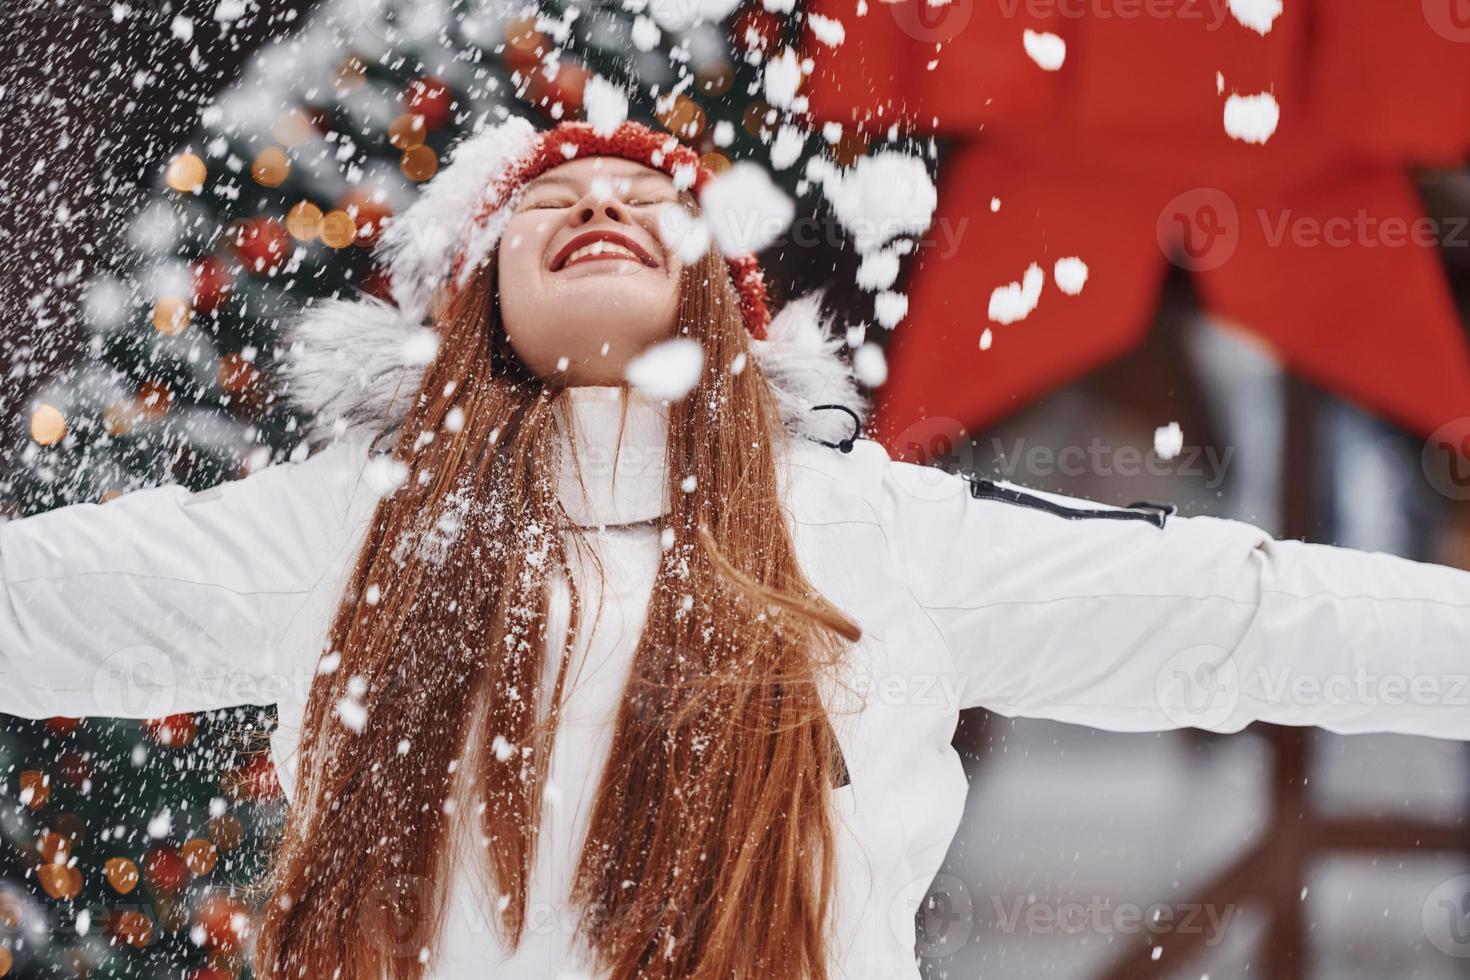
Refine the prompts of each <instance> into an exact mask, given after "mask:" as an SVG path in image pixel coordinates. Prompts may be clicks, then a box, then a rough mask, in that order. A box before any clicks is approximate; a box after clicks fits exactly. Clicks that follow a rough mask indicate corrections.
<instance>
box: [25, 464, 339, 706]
mask: <svg viewBox="0 0 1470 980" xmlns="http://www.w3.org/2000/svg"><path fill="white" fill-rule="evenodd" d="M365 456H366V449H365V444H364V443H362V442H360V441H349V440H347V439H342V440H339V441H337V442H335V443H333V444H332V445H330V446H328V447H327V448H326V449H324V450H322V451H321V452H319V453H317V454H316V455H314V456H312V457H310V458H309V459H307V460H304V461H302V462H299V463H285V464H279V465H275V466H270V467H267V468H265V469H263V470H261V471H259V472H257V473H254V474H252V475H250V476H248V477H246V478H244V479H241V480H237V481H234V482H230V483H224V484H220V485H219V486H216V487H213V488H211V489H209V490H206V491H203V492H200V493H189V492H188V491H187V490H185V489H184V488H183V487H180V486H176V485H173V486H163V487H158V488H154V489H148V490H140V491H136V492H133V493H129V494H125V495H123V496H121V497H118V498H116V499H114V500H111V501H109V502H107V503H104V504H76V505H73V506H69V507H62V508H59V509H57V510H54V511H50V512H48V513H45V514H40V515H38V516H35V517H30V518H26V519H24V520H15V521H10V522H8V523H4V524H0V711H3V712H6V713H9V714H14V715H21V716H25V717H33V718H39V717H47V716H52V715H66V716H86V715H109V716H115V717H157V716H160V715H165V714H169V713H172V712H179V711H199V710H207V709H211V708H219V707H225V706H229V705H236V704H267V703H271V702H273V701H275V700H277V698H278V696H279V694H280V693H281V692H280V685H281V684H287V683H296V684H299V683H302V678H293V677H291V676H290V674H291V673H292V672H293V671H294V672H300V671H301V670H302V669H303V665H302V661H303V660H304V658H303V656H302V654H303V653H304V651H292V650H285V649H282V639H283V637H284V636H285V635H286V634H287V631H288V630H289V629H290V627H291V624H292V622H293V619H294V617H296V616H297V615H298V614H300V613H301V611H302V607H303V605H304V604H305V600H306V599H307V597H308V596H309V594H310V593H311V591H312V590H313V588H314V587H315V586H316V585H317V583H318V582H319V581H320V580H322V579H323V577H324V576H326V575H328V574H329V573H330V572H333V571H339V570H340V569H341V565H342V563H343V562H345V561H350V560H351V559H352V555H351V554H350V553H349V550H350V547H351V544H352V543H353V541H352V537H351V534H350V531H351V527H350V524H351V520H350V518H351V515H352V512H353V510H354V508H353V507H352V506H350V504H351V501H352V497H353V495H354V493H359V494H360V493H363V492H365V488H362V487H359V486H358V484H359V483H361V477H362V475H363V467H362V466H361V465H360V463H361V462H362V461H363V460H364V459H365ZM309 652H310V653H315V652H317V651H315V650H313V651H309ZM305 669H306V670H307V671H308V672H309V670H310V664H309V662H308V663H307V664H306V667H305Z"/></svg>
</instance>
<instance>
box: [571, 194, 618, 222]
mask: <svg viewBox="0 0 1470 980" xmlns="http://www.w3.org/2000/svg"><path fill="white" fill-rule="evenodd" d="M598 218H607V219H608V220H610V221H613V222H616V223H617V224H624V225H625V224H631V223H632V218H631V217H630V215H629V213H628V209H627V207H626V206H625V205H624V204H623V202H622V201H619V200H618V199H617V198H615V197H603V196H601V195H597V194H588V195H587V196H586V197H584V198H583V199H582V200H581V201H578V202H577V207H576V208H574V209H573V211H572V224H573V225H574V226H580V225H585V224H590V223H591V222H593V221H596V220H597V219H598Z"/></svg>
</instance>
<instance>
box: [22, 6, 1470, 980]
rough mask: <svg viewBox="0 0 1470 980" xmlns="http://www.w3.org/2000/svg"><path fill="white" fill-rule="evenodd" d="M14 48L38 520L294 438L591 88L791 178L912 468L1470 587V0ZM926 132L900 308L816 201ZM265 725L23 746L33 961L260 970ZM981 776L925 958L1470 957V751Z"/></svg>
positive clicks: (1279, 735) (100, 972) (791, 282)
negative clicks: (339, 352)
mask: <svg viewBox="0 0 1470 980" xmlns="http://www.w3.org/2000/svg"><path fill="white" fill-rule="evenodd" d="M834 21H837V22H840V23H841V25H842V28H841V30H838V29H836V28H834V27H833V22H834ZM0 26H3V28H4V29H3V32H0V37H3V40H0V44H3V45H4V46H5V54H4V57H3V58H0V93H3V94H4V96H5V98H6V101H7V103H8V110H9V111H8V112H7V113H6V129H7V132H8V134H9V135H8V137H7V139H6V140H5V143H6V145H9V146H10V147H11V150H10V151H8V152H7V153H6V154H5V155H4V156H3V157H0V193H3V202H4V207H3V208H0V246H3V247H4V248H5V250H6V254H8V255H10V260H9V261H8V262H7V263H6V265H5V268H4V271H3V273H0V301H3V306H0V308H3V309H5V310H6V311H7V312H8V315H7V318H6V322H5V326H4V328H3V330H0V377H3V378H4V382H3V384H0V424H3V429H0V431H3V432H4V436H3V438H0V474H3V476H0V514H3V515H6V516H12V517H18V516H24V515H27V514H31V513H36V512H39V511H42V510H46V509H49V508H52V507H56V506H60V505H64V504H67V503H74V502H80V501H97V500H104V499H107V498H109V497H110V496H112V495H115V494H118V493H123V492H126V491H128V490H130V489H134V488H137V487H141V486H148V485H153V484H156V483H159V482H163V481H166V480H178V481H180V482H183V483H186V484H188V485H191V486H195V487H200V488H202V487H205V486H209V485H211V484H213V483H216V482H218V481H220V480H222V479H230V478H235V477H238V476H241V475H244V474H246V473H248V472H250V471H252V470H254V469H258V468H259V467H261V466H264V465H267V464H268V463H270V462H272V461H275V460H279V459H281V458H284V457H285V456H286V455H287V454H288V453H289V452H290V450H291V449H292V448H293V447H294V446H295V445H296V443H297V442H298V441H299V435H298V433H299V430H300V426H301V423H302V421H303V420H302V419H300V418H298V417H295V416H294V415H293V414H292V413H291V412H290V411H289V410H288V409H286V408H285V407H284V405H283V404H282V403H281V401H280V399H279V396H278V391H277V390H276V388H275V387H274V383H273V369H274V367H275V365H276V363H277V362H278V359H279V355H280V353H281V352H280V351H279V350H278V349H277V345H276V340H277V338H278V336H279V329H280V327H281V324H282V322H283V321H284V320H285V319H286V318H288V317H289V316H290V315H291V313H292V311H293V310H295V309H296V308H298V307H299V305H300V304H301V303H302V302H304V301H306V300H308V299H311V298H314V297H322V296H328V295H332V294H336V293H341V292H344V291H347V290H355V289H361V290H366V291H368V292H374V293H379V294H382V293H383V290H384V286H385V284H384V283H383V281H382V278H381V276H380V275H379V274H378V273H377V272H376V270H375V268H374V266H373V262H372V251H371V246H372V244H373V242H374V241H375V239H376V236H377V235H378V233H379V232H380V230H381V228H382V226H383V223H384V222H385V221H388V220H391V217H392V215H393V213H394V212H395V211H396V210H397V209H399V208H401V207H402V206H403V205H404V204H405V203H406V202H407V201H409V200H411V199H412V196H413V194H414V193H415V190H414V188H415V185H417V184H418V183H421V182H422V181H424V180H427V179H429V178H431V177H432V176H433V174H434V173H435V172H436V171H437V169H438V166H439V163H440V160H441V157H442V156H443V154H444V153H445V152H446V150H447V149H448V148H449V147H450V146H451V145H452V144H453V143H454V141H455V139H456V138H457V137H458V136H459V135H461V134H463V133H465V132H467V131H470V130H472V129H474V128H476V127H477V126H478V125H484V124H486V123H487V122H493V121H495V120H496V119H497V118H502V117H503V115H504V114H506V113H516V114H520V115H526V116H529V117H531V118H533V119H536V120H538V121H541V122H543V123H550V122H551V121H553V120H556V119H560V118H575V117H577V116H579V115H580V114H581V113H582V111H583V105H582V98H583V92H584V87H585V85H586V83H587V81H588V79H589V78H591V77H592V76H593V75H594V74H595V75H600V76H602V77H604V78H609V79H612V80H614V81H616V82H618V83H619V84H621V85H624V86H626V87H627V88H628V89H629V91H630V94H631V102H632V114H633V115H635V116H637V117H639V118H643V119H645V120H651V121H654V122H656V123H657V124H659V125H661V126H664V127H665V128H667V129H669V130H671V131H673V132H676V133H678V134H679V135H680V136H681V137H683V138H685V139H686V140H688V141H689V142H691V143H693V144H694V145H696V146H698V147H699V148H700V150H701V151H702V152H704V153H705V154H706V160H707V162H708V163H709V164H710V165H711V166H714V167H716V168H717V169H718V168H723V167H726V166H728V165H729V163H730V161H732V160H741V159H755V160H759V161H761V162H763V163H766V164H768V165H771V166H773V167H775V175H776V178H777V180H778V181H779V182H780V183H781V184H782V186H783V187H784V188H785V189H786V190H787V192H788V193H789V194H791V196H792V197H793V198H794V199H795V200H796V202H797V220H796V223H795V224H794V225H793V227H792V229H791V230H790V232H789V233H788V234H787V235H786V236H783V238H782V239H781V240H779V241H778V242H777V243H776V244H775V245H773V246H771V248H769V249H768V250H767V251H766V252H765V253H763V255H762V259H763V261H764V262H765V264H766V267H767V269H768V275H769V277H770V279H771V281H772V288H773V291H774V292H775V293H776V294H777V295H778V296H781V297H784V296H789V295H795V294H797V293H799V292H801V291H804V290H806V289H809V288H817V287H820V288H824V289H826V290H827V298H828V303H829V305H830V306H832V307H833V308H834V309H835V310H836V311H838V312H839V313H840V314H841V315H842V317H843V319H844V322H845V323H846V324H847V326H848V327H849V329H850V333H849V339H850V340H852V341H853V342H854V345H855V346H856V344H858V343H861V342H862V341H863V340H864V339H866V340H870V341H876V342H877V343H879V344H881V345H882V346H883V348H884V349H885V351H886V355H887V356H886V363H884V364H880V366H879V369H877V370H875V369H874V368H873V367H872V366H871V365H870V366H869V368H868V370H867V372H866V373H865V380H868V381H871V382H872V383H873V384H874V385H875V386H876V392H875V402H876V407H877V412H876V415H875V418H874V420H873V432H874V434H875V435H877V436H878V437H879V438H881V439H882V440H883V441H884V442H885V443H886V444H887V445H888V446H889V447H890V449H891V450H892V451H893V452H895V453H896V454H898V455H901V456H904V457H905V458H909V459H913V460H915V461H919V462H925V463H930V464H933V465H938V466H944V467H946V468H949V469H954V470H966V471H975V472H979V473H981V474H983V475H987V476H990V477H993V478H1000V479H1006V480H1011V481H1014V482H1016V483H1020V484H1025V485H1028V486H1032V487H1037V488H1040V489H1045V490H1052V491H1058V492H1064V493H1071V494H1076V495H1079V496H1085V497H1090V498H1093V499H1097V500H1102V501H1107V502H1110V503H1128V502H1131V501H1135V500H1141V499H1146V500H1166V501H1172V502H1174V503H1176V504H1178V505H1179V507H1180V509H1181V511H1182V512H1184V513H1188V514H1214V515H1218V516H1226V517H1238V518H1243V519H1246V520H1250V521H1252V522H1254V523H1257V524H1259V525H1261V526H1263V527H1266V528H1268V529H1269V530H1271V531H1272V532H1273V533H1276V534H1278V535H1284V536H1292V537H1300V538H1306V539H1308V540H1313V541H1321V542H1328V543H1335V544H1343V545H1348V546H1352V547H1359V548H1372V549H1379V550H1385V551H1391V552H1395V553H1398V554H1402V555H1406V556H1409V557H1413V558H1419V559H1425V560H1433V561H1440V562H1445V563H1450V564H1456V565H1460V566H1467V565H1470V506H1467V504H1466V501H1467V500H1470V347H1467V345H1466V338H1465V326H1464V325H1465V323H1466V322H1467V320H1466V307H1467V300H1470V171H1467V169H1466V161H1467V159H1470V5H1466V4H1465V3H1463V2H1462V0H1422V2H1420V3H1415V2H1412V0H1337V2H1332V3H1329V2H1326V0H1287V2H1286V3H1285V6H1284V7H1283V6H1282V4H1281V3H1280V2H1279V0H948V2H946V3H942V4H932V3H927V2H924V0H899V2H895V3H883V2H878V0H872V2H859V0H812V2H808V3H804V4H803V3H795V4H793V3H792V2H790V0H787V2H782V0H768V2H767V3H766V4H765V5H761V4H760V3H753V2H751V0H743V2H739V3H732V2H729V0H726V2H724V3H718V2H716V3H710V2H697V0H688V2H676V0H667V2H663V3H658V2H655V3H652V4H645V3H641V2H639V3H627V4H625V3H615V2H588V3H583V4H578V5H572V4H567V3H561V2H552V0H547V2H543V3H540V4H537V5H530V6H528V5H523V4H519V3H517V4H510V3H491V2H488V0H487V2H478V0H465V2H455V3H450V2H448V0H442V2H441V0H415V2H392V0H321V2H316V3H311V2H306V0H286V2H274V3H271V4H268V5H262V4H259V3H256V2H255V0H198V2H193V0H179V2H174V0H168V2H165V0H138V2H132V3H122V2H118V3H104V2H101V0H84V2H82V3H81V4H79V5H77V4H73V5H67V6H65V7H61V6H57V5H51V4H45V3H37V4H32V3H24V2H19V0H10V2H7V3H3V4H0ZM787 59H790V61H791V62H792V63H796V64H798V65H801V66H802V82H801V86H800V96H799V97H798V98H797V99H795V100H790V99H783V98H776V99H775V101H776V102H780V103H782V104H781V105H780V106H779V107H778V106H777V105H775V104H773V102H772V101H769V100H768V98H767V96H770V95H771V92H770V91H769V89H768V88H767V87H766V86H765V84H764V78H763V71H762V69H763V67H764V66H766V65H768V64H772V63H778V62H779V63H786V61H787ZM773 98H774V96H773ZM889 149H898V150H901V151H902V152H905V153H909V154H917V155H920V156H921V157H922V158H923V159H924V160H925V161H926V162H927V164H928V167H929V171H930V173H931V175H932V176H933V178H934V180H935V182H936V184H937V186H938V192H939V197H938V200H939V205H938V211H937V212H936V214H935V219H934V221H933V223H932V224H931V226H930V228H929V230H928V231H927V232H925V233H924V234H922V235H916V236H908V237H905V238H900V239H899V240H898V242H897V243H896V244H891V245H889V246H888V247H887V250H886V251H885V253H884V257H885V258H886V257H888V255H890V254H891V255H892V256H894V257H897V258H899V259H901V262H900V263H899V269H900V271H899V272H898V274H897V279H896V280H895V279H893V277H892V276H887V277H886V278H885V276H884V275H882V274H881V273H880V274H876V275H875V274H874V271H873V270H874V268H875V266H876V267H881V266H883V265H884V263H883V262H879V261H875V260H873V259H872V255H871V254H868V255H858V254H857V253H856V251H855V250H854V248H853V247H852V240H851V229H850V228H847V229H845V228H844V227H843V226H842V222H840V221H839V220H838V218H837V216H835V215H834V209H833V206H832V205H831V204H830V203H829V202H828V201H827V199H826V198H825V197H824V195H823V194H822V193H821V191H820V188H819V187H818V186H816V184H815V183H814V182H813V181H811V180H809V179H807V171H806V169H805V167H806V165H807V164H808V163H809V162H810V161H811V160H814V159H818V160H829V161H832V162H835V163H836V164H838V165H839V166H843V167H847V166H853V165H857V164H858V163H859V162H860V161H862V160H864V159H870V158H872V157H874V156H875V155H877V154H880V153H882V152H883V151H885V150H889ZM921 190H922V189H916V188H908V187H894V188H893V189H892V192H893V193H894V194H895V195H900V196H901V195H904V194H909V193H918V192H920V191H921ZM1059 260H1060V261H1061V262H1062V264H1061V265H1058V262H1059ZM1073 260H1080V261H1073ZM1033 267H1034V271H1033ZM1047 280H1050V281H1049V282H1048V281H1047ZM1466 710H1467V711H1470V706H1467V708H1466ZM272 724H273V717H272V714H271V712H270V711H269V710H261V709H256V708H248V709H238V710H234V711H224V712H215V713H213V714H210V715H205V716H192V715H187V716H181V715H166V714H165V715H163V716H161V717H158V718H156V719H153V720H151V721H147V722H131V721H116V720H88V721H82V722H78V721H74V720H69V719H51V720H49V721H45V722H26V721H20V720H8V719H0V975H9V976H16V977H25V978H39V977H71V976H103V977H110V976H118V977H122V976H127V977H153V976H156V977H160V978H161V977H172V978H176V977H181V976H183V977H188V978H192V980H219V978H227V977H237V976H240V975H242V971H243V967H244V962H245V958H246V951H247V950H248V944H249V918H250V915H251V908H252V904H253V902H254V901H255V900H256V896H255V894H254V893H253V892H252V890H251V885H252V883H253V882H254V881H255V880H256V877H257V875H258V873H259V870H260V868H261V866H262V862H263V860H264V858H265V857H266V856H267V855H268V854H269V849H270V847H271V846H272V840H273V836H274V835H275V834H276V833H277V832H278V831H279V828H280V824H281V819H282V815H283V804H282V801H281V798H280V790H279V786H278V785H277V784H276V782H275V779H274V775H273V772H272V770H271V766H270V761H269V757H268V756H267V755H266V754H265V746H264V740H263V736H264V733H265V732H267V731H269V728H270V726H271V725H272ZM956 744H957V745H958V746H959V748H960V749H961V751H962V753H963V754H964V757H965V759H966V763H967V766H968V767H969V770H970V774H971V780H972V793H971V797H970V802H969V807H968V811H967V814H966V819H965V822H964V824H963V826H962V828H961V831H960V834H959V836H958V837H957V838H956V840H955V843H954V845H953V847H952V849H951V853H950V855H949V858H948V860H947V861H946V865H945V868H944V870H943V873H942V874H941V875H940V877H939V878H938V879H937V880H936V882H935V884H934V886H933V888H932V889H931V893H930V896H929V898H928V900H927V901H926V902H925V903H924V904H923V906H922V907H920V908H918V909H906V908H900V909H895V914H896V915H900V916H902V915H909V914H915V915H916V916H917V918H918V923H919V936H920V943H919V948H918V949H917V950H916V953H917V955H918V956H919V957H920V960H921V963H922V964H923V967H924V969H925V972H926V975H927V976H930V977H935V978H939V977H947V978H982V977H983V978H986V980H1002V978H1025V977H1037V976H1046V977H1080V978H1109V980H1112V978H1118V980H1122V978H1135V977H1168V978H1202V977H1206V976H1209V977H1217V978H1218V977H1262V978H1267V980H1293V978H1333V980H1339V978H1341V980H1356V978H1364V980H1367V978H1400V977H1402V978H1410V977H1412V978H1450V977H1466V976H1470V877H1466V876H1467V875H1470V827H1467V825H1466V820H1465V818H1466V814H1467V812H1470V751H1467V750H1466V748H1465V747H1464V746H1461V745H1458V744H1453V743H1444V742H1435V741H1431V740H1422V739H1410V738H1398V737H1388V736H1381V737H1380V736H1356V737H1351V738H1344V737H1337V736H1333V735H1330V734H1327V733H1322V732H1312V731H1287V730H1280V729H1273V728H1269V727H1260V728H1255V729H1251V730H1248V731H1247V732H1245V733H1242V734H1240V735H1236V736H1230V737H1217V736H1211V735H1205V734H1200V733H1194V732H1175V733H1162V734H1158V735H1128V736H1122V735H1116V734H1109V733H1104V732H1096V731H1091V730H1086V729H1079V728H1075V727H1068V726H1062V725H1056V724H1051V723H1042V722H1033V721H1025V720H1012V719H1007V718H1002V717H997V716H987V715H984V714H983V713H979V712H972V713H969V714H967V715H966V716H965V717H964V719H963V721H962V724H961V726H960V730H959V732H958V733H957V736H956ZM58 856H59V857H60V860H58Z"/></svg>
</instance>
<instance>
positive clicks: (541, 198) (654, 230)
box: [498, 157, 689, 385]
mask: <svg viewBox="0 0 1470 980" xmlns="http://www.w3.org/2000/svg"><path fill="white" fill-rule="evenodd" d="M681 198H682V200H681ZM680 206H689V204H688V201H687V197H684V196H682V195H680V194H679V192H678V191H677V190H676V189H675V188H674V182H673V180H672V178H670V177H669V176H668V175H667V174H664V173H661V172H659V171H657V170H653V169H652V168H649V167H646V166H643V165H642V164H639V163H636V162H633V161H630V160H623V159H619V158H617V157H589V158H586V159H579V160H573V161H571V162H569V163H565V164H563V165H561V166H559V167H557V168H556V169H554V170H551V171H549V172H547V173H546V174H543V175H542V176H540V177H538V178H536V179H535V180H533V181H531V182H530V183H529V184H528V185H527V186H526V188H525V190H524V191H523V192H522V194H521V197H520V200H519V202H517V203H516V204H515V205H514V210H513V213H512V216H511V218H510V221H509V223H508V224H507V225H506V229H505V233H504V238H503V240H502V244H501V247H500V250H499V259H498V266H499V290H500V315H501V319H502V322H503V323H504V324H505V332H506V335H507V336H508V337H509V339H510V344H511V346H512V347H513V348H514V349H515V352H516V355H517V356H518V357H519V358H520V359H521V360H522V361H523V362H525V364H526V366H527V367H529V368H530V369H531V370H532V371H533V372H534V373H535V374H537V375H538V376H540V377H544V378H561V379H563V380H564V381H565V382H566V383H568V384H574V385H585V384H619V383H621V382H622V380H623V377H624V372H625V370H626V367H627V364H628V361H629V360H631V359H632V358H633V357H636V356H637V355H638V354H639V353H641V352H642V351H643V350H645V349H646V348H647V347H648V346H649V345H650V344H652V343H654V342H656V341H659V340H663V339H665V338H667V337H668V336H669V334H670V333H671V332H672V330H673V327H674V319H675V315H676V313H677V309H678V301H679V296H678V293H679V277H680V273H681V272H682V271H683V264H682V263H681V262H680V261H679V257H678V254H677V253H676V252H675V251H674V250H672V249H669V248H666V247H665V246H664V244H663V242H662V241H661V239H660V236H659V221H660V212H661V210H662V209H663V208H665V207H680Z"/></svg>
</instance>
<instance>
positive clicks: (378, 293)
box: [362, 265, 393, 302]
mask: <svg viewBox="0 0 1470 980" xmlns="http://www.w3.org/2000/svg"><path fill="white" fill-rule="evenodd" d="M362 290H363V292H365V293H367V294H368V295H369V296H374V297H377V298H378V299H381V300H383V301H385V302H391V301H392V299H393V277H392V276H391V275H389V273H388V270H387V269H385V268H383V267H382V266H380V265H375V266H373V267H372V269H371V270H369V271H368V274H367V275H366V276H364V277H363V280H362Z"/></svg>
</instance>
